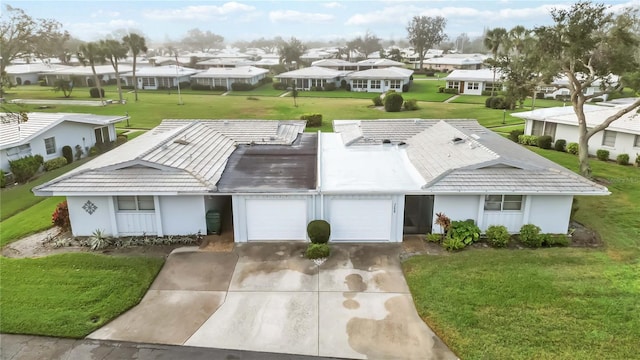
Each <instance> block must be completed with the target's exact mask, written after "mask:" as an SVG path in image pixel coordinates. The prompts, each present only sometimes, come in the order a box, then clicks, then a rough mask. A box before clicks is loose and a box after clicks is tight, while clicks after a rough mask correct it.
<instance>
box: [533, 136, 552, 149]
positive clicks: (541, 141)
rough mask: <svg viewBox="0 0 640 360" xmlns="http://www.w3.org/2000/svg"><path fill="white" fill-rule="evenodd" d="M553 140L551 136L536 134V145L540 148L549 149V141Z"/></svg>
mask: <svg viewBox="0 0 640 360" xmlns="http://www.w3.org/2000/svg"><path fill="white" fill-rule="evenodd" d="M552 142H553V138H552V137H551V136H549V135H542V136H538V139H537V141H536V145H537V146H538V147H539V148H541V149H551V143H552Z"/></svg>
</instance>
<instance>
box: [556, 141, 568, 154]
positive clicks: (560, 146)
mask: <svg viewBox="0 0 640 360" xmlns="http://www.w3.org/2000/svg"><path fill="white" fill-rule="evenodd" d="M553 147H554V149H556V151H562V152H564V151H565V150H566V148H567V140H564V139H558V140H556V142H555V143H554V144H553Z"/></svg>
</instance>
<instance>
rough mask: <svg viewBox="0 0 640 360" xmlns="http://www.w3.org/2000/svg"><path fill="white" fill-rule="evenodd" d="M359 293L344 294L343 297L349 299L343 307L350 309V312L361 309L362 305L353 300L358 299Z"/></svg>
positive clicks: (344, 302)
mask: <svg viewBox="0 0 640 360" xmlns="http://www.w3.org/2000/svg"><path fill="white" fill-rule="evenodd" d="M356 294H357V293H354V292H344V293H342V295H343V296H344V297H345V298H347V300H345V301H343V302H342V306H344V308H345V309H349V310H355V309H357V308H359V307H360V303H359V302H357V301H355V300H353V298H355V297H356Z"/></svg>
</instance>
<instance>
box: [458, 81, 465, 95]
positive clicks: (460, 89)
mask: <svg viewBox="0 0 640 360" xmlns="http://www.w3.org/2000/svg"><path fill="white" fill-rule="evenodd" d="M458 92H459V93H460V94H464V81H460V88H459V89H458Z"/></svg>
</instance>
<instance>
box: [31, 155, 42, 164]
mask: <svg viewBox="0 0 640 360" xmlns="http://www.w3.org/2000/svg"><path fill="white" fill-rule="evenodd" d="M33 158H34V160H35V161H36V162H37V163H38V165H42V164H44V158H43V157H42V155H40V154H38V155H33Z"/></svg>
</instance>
